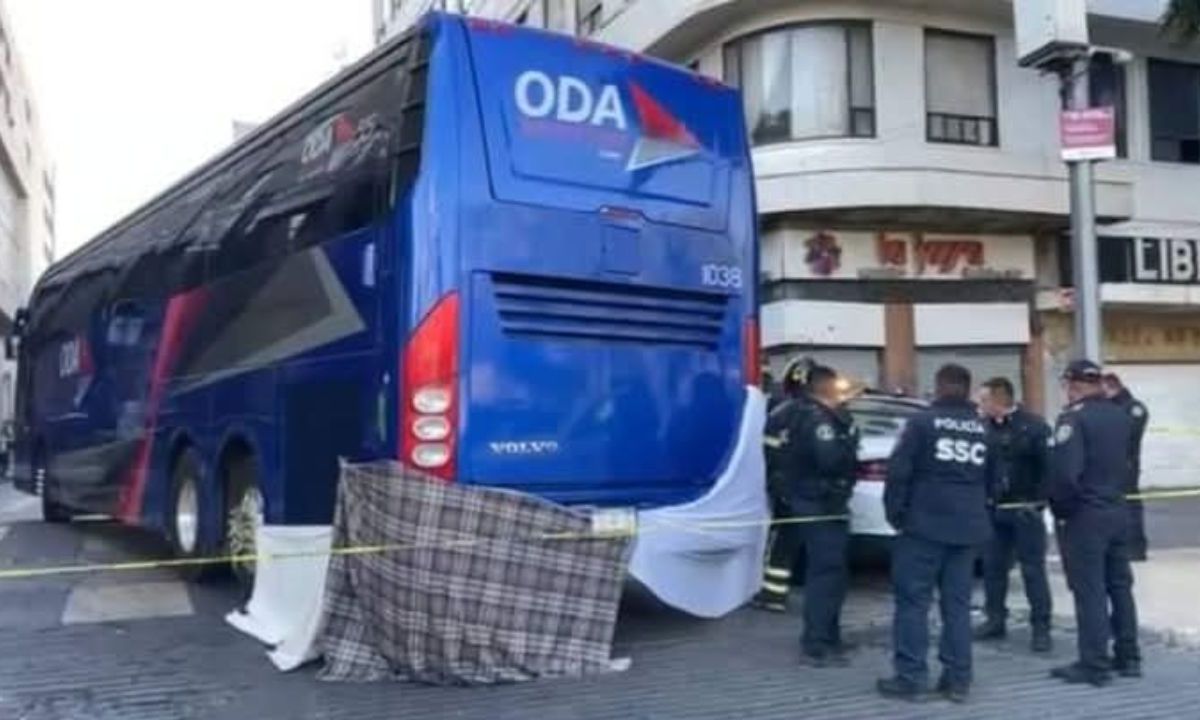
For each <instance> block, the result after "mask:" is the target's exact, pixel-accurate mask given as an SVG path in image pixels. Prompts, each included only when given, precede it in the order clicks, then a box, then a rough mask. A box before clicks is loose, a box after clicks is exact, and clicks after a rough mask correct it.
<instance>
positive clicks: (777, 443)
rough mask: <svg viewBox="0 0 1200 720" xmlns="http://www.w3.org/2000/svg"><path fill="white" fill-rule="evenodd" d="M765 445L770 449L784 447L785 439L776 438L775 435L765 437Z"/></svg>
mask: <svg viewBox="0 0 1200 720" xmlns="http://www.w3.org/2000/svg"><path fill="white" fill-rule="evenodd" d="M763 445H766V446H767V447H769V448H781V447H783V438H781V437H775V436H774V435H763Z"/></svg>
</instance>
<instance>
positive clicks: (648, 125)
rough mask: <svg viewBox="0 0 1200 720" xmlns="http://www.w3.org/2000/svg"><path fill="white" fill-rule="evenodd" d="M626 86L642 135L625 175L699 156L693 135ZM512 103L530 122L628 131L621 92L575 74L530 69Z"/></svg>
mask: <svg viewBox="0 0 1200 720" xmlns="http://www.w3.org/2000/svg"><path fill="white" fill-rule="evenodd" d="M627 85H628V96H629V98H631V99H632V100H633V109H634V112H635V113H636V117H637V125H638V129H639V131H640V132H639V134H638V136H637V140H636V142H634V145H633V149H632V150H631V151H630V152H629V156H628V158H627V159H626V162H625V169H626V170H628V171H634V170H642V169H645V168H649V167H653V166H656V165H662V164H664V163H668V162H673V161H676V160H682V159H684V158H688V157H691V156H693V155H696V154H698V153H699V152H700V143H699V141H697V140H696V137H695V135H693V134H692V132H691V130H689V129H688V128H687V126H686V125H684V124H683V122H682V121H681V120H680V119H679V118H677V117H675V115H674V114H673V113H671V112H670V111H669V110H667V108H666V107H664V106H663V105H662V103H661V102H659V101H658V100H657V99H656V98H655V97H654V95H653V94H652V93H650V92H649V91H648V90H646V89H645V88H644V87H642V86H641V85H640V84H638V83H637V82H634V81H632V80H631V81H629V82H628V83H627ZM513 100H514V101H515V102H516V105H517V110H518V111H519V112H520V113H521V115H523V116H525V117H526V118H529V119H532V120H538V121H543V122H554V123H559V124H562V125H565V126H574V127H582V128H591V129H594V130H597V131H603V130H607V131H608V132H610V133H611V132H613V131H616V132H621V133H625V132H627V131H629V129H630V122H629V113H628V112H627V111H626V106H625V102H624V100H622V96H621V90H620V88H619V87H618V86H617V85H615V84H613V83H605V84H603V85H599V86H598V87H593V86H592V85H589V84H588V83H587V82H586V81H584V80H583V79H582V78H580V77H577V76H574V75H566V74H562V75H556V76H554V77H552V76H551V75H550V74H549V73H546V72H543V71H541V70H526V71H524V72H522V73H521V74H520V75H518V76H517V80H516V83H515V84H514V86H513ZM618 157H619V156H618Z"/></svg>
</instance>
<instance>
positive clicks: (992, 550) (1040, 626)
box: [975, 377, 1051, 652]
mask: <svg viewBox="0 0 1200 720" xmlns="http://www.w3.org/2000/svg"><path fill="white" fill-rule="evenodd" d="M979 407H980V410H981V412H982V414H983V416H984V418H985V420H986V422H987V425H988V431H989V432H990V433H991V444H992V447H993V449H994V450H995V452H996V465H997V468H998V473H999V482H1000V486H999V488H998V493H999V496H998V498H997V504H998V505H999V506H1000V507H998V508H997V509H996V510H995V514H994V515H993V517H992V530H993V532H992V539H991V542H989V543H988V545H987V549H986V550H985V552H984V575H983V586H984V590H985V596H986V598H987V601H986V610H987V621H986V622H985V623H984V624H983V625H981V626H980V627H978V628H976V630H975V638H976V639H977V640H998V639H1001V638H1003V637H1004V636H1005V635H1006V633H1007V619H1008V608H1007V607H1006V600H1007V598H1008V575H1009V572H1010V571H1011V570H1012V566H1013V557H1014V555H1015V556H1016V560H1017V562H1018V563H1019V564H1020V566H1021V578H1022V579H1023V580H1024V583H1025V597H1026V598H1028V600H1029V620H1030V625H1031V626H1032V629H1033V639H1032V648H1033V651H1034V652H1049V651H1050V648H1051V641H1050V612H1051V601H1050V583H1049V582H1048V581H1047V579H1046V526H1045V524H1044V523H1043V522H1042V511H1043V510H1044V509H1045V507H1046V493H1047V491H1048V489H1049V476H1050V451H1049V440H1050V426H1049V425H1047V424H1046V422H1045V421H1044V420H1042V418H1040V417H1038V416H1037V415H1035V414H1033V413H1031V412H1029V411H1027V410H1025V408H1023V407H1021V406H1020V405H1017V404H1016V402H1015V399H1014V397H1013V386H1012V383H1011V382H1009V380H1008V379H1007V378H1002V377H998V378H992V379H991V380H988V381H987V382H985V383H984V384H983V391H982V393H981V394H980V401H979ZM1006 505H1008V506H1014V505H1015V506H1019V507H1005V506H1006Z"/></svg>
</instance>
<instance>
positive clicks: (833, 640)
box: [799, 520, 850, 655]
mask: <svg viewBox="0 0 1200 720" xmlns="http://www.w3.org/2000/svg"><path fill="white" fill-rule="evenodd" d="M799 529H800V541H801V542H802V543H803V544H804V560H805V566H804V568H805V569H804V634H803V636H802V637H801V640H800V645H801V648H802V649H803V650H804V652H805V653H807V654H809V655H823V654H825V653H827V652H829V651H831V650H833V649H835V648H837V646H838V645H840V644H841V642H842V631H841V626H842V604H843V603H844V602H845V600H846V586H847V582H848V581H847V576H848V575H849V571H848V570H847V567H846V562H847V561H846V546H847V544H848V543H849V539H850V524H849V523H847V522H846V521H845V520H825V521H822V522H815V523H808V524H804V525H800V526H799Z"/></svg>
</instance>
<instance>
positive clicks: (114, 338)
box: [105, 300, 146, 347]
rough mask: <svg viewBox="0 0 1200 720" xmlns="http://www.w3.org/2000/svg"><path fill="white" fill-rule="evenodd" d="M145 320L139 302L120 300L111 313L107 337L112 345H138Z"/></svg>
mask: <svg viewBox="0 0 1200 720" xmlns="http://www.w3.org/2000/svg"><path fill="white" fill-rule="evenodd" d="M145 322H146V321H145V317H144V316H143V314H142V311H141V308H139V307H138V306H137V304H135V303H134V302H133V301H132V300H122V301H119V302H117V303H116V304H115V305H113V310H112V313H111V314H110V315H109V319H108V328H107V330H106V333H105V339H106V340H107V342H108V344H109V346H111V347H136V346H137V344H138V343H139V342H140V341H141V339H142V329H143V328H144V327H145Z"/></svg>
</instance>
